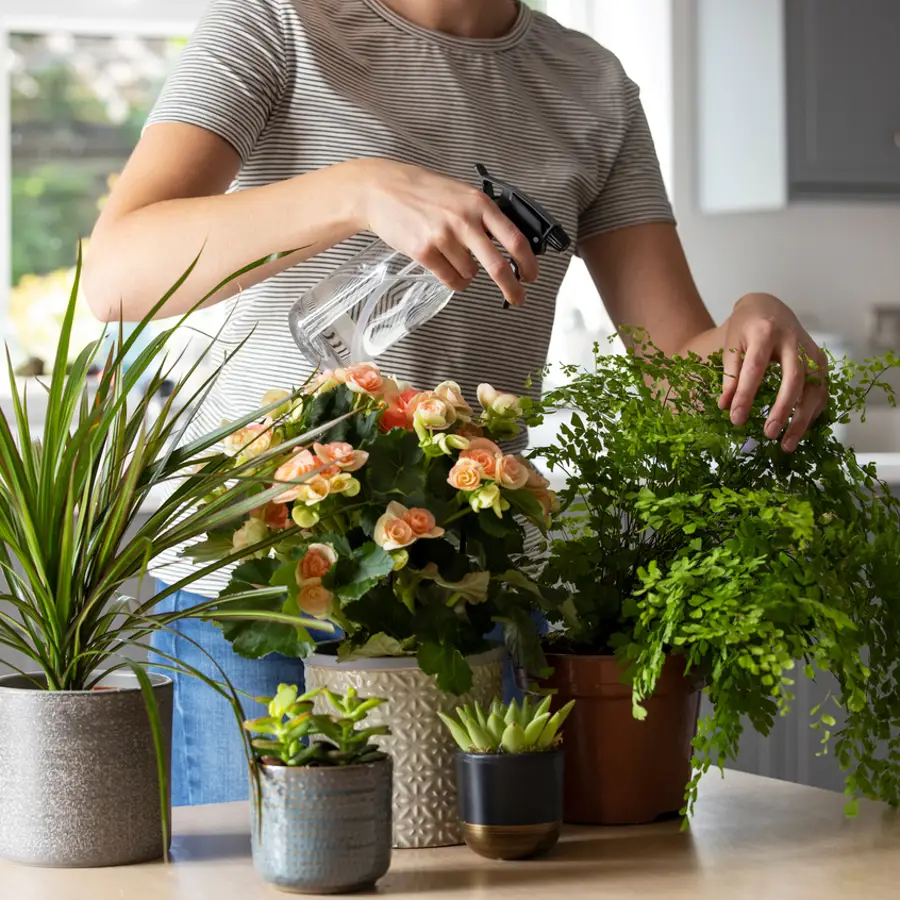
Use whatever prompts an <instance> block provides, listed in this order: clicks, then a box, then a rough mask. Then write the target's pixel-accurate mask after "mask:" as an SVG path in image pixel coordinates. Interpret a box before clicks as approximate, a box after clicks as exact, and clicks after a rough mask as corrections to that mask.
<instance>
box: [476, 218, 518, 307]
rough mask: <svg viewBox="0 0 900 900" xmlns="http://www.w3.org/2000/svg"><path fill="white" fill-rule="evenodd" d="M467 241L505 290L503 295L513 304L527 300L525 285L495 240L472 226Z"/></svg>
mask: <svg viewBox="0 0 900 900" xmlns="http://www.w3.org/2000/svg"><path fill="white" fill-rule="evenodd" d="M523 240H524V238H523ZM466 243H467V244H468V246H469V249H470V250H471V251H472V253H474V254H475V258H476V259H477V260H478V262H480V263H481V265H482V266H483V267H484V270H485V272H487V273H488V275H490V277H491V278H492V279H493V280H494V282H495V283H496V285H497V287H499V288H500V290H501V291H502V292H503V296H504V297H505V298H506V299H507V300H508V301H509V302H510V303H511V304H512V305H513V306H521V305H522V304H523V303H524V302H525V287H524V285H523V284H522V283H521V282H520V281H519V279H518V278H516V276H515V273H514V272H513V270H512V266H510V264H509V262H507V260H506V258H505V257H504V256H503V254H502V253H501V252H500V251H499V250H498V249H497V247H496V246H495V245H494V242H493V241H492V240H491V239H490V238H489V237H488V236H487V234H486V233H485V232H484V231H483V230H482V229H480V228H470V229H469V231H468V233H467V234H466Z"/></svg>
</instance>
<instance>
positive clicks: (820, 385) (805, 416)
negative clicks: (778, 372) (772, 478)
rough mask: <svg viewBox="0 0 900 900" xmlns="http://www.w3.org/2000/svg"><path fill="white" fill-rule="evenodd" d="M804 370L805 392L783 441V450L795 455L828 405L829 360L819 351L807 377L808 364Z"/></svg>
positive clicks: (804, 366)
mask: <svg viewBox="0 0 900 900" xmlns="http://www.w3.org/2000/svg"><path fill="white" fill-rule="evenodd" d="M803 370H804V382H805V385H804V390H803V395H802V397H801V398H800V402H799V403H798V404H797V407H796V409H795V410H794V415H793V416H792V417H791V424H790V425H789V426H788V430H787V431H786V432H785V435H784V438H783V439H782V441H781V446H782V448H783V449H784V450H785V451H786V452H788V453H793V452H794V451H795V450H796V449H797V445H798V444H799V443H800V439H801V438H802V437H803V435H804V434H806V432H807V431H808V430H809V427H810V425H812V423H813V422H815V420H816V419H817V418H818V417H819V416H820V415H821V414H822V412H823V410H824V409H825V406H826V404H827V403H828V360H827V358H826V357H825V355H824V354H823V353H822V352H821V351H819V352H818V353H817V354H816V355H815V356H814V357H813V358H812V365H811V367H810V370H809V375H808V377H807V367H806V364H804V365H803Z"/></svg>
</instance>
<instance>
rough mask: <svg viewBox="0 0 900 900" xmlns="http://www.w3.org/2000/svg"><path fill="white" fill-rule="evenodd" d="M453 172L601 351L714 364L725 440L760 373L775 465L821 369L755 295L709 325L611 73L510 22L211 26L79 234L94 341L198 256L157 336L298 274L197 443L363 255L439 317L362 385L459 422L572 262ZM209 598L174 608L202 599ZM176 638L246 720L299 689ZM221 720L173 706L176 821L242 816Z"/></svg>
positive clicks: (783, 316)
mask: <svg viewBox="0 0 900 900" xmlns="http://www.w3.org/2000/svg"><path fill="white" fill-rule="evenodd" d="M476 162H481V163H484V164H485V165H486V166H487V167H488V169H489V170H490V171H492V172H494V173H496V174H497V175H499V176H502V177H503V178H505V179H506V180H508V181H510V182H512V183H513V184H515V185H517V186H518V187H520V188H521V189H522V190H523V191H525V192H526V193H528V194H529V195H531V196H533V197H534V198H535V199H536V200H538V202H540V203H541V204H542V205H543V206H545V207H547V208H548V209H549V210H551V211H552V212H553V214H554V215H555V216H556V217H557V218H558V219H559V220H560V221H561V222H562V224H563V225H564V227H565V228H566V230H567V231H568V232H569V234H570V235H572V236H573V238H574V239H575V241H576V246H577V250H578V252H579V253H580V254H581V256H582V257H583V258H584V260H585V262H586V263H587V266H588V268H589V270H590V272H591V275H592V277H593V280H594V282H595V284H596V286H597V288H598V291H599V293H600V294H601V295H602V297H603V302H604V303H605V305H606V308H607V309H608V311H609V313H610V315H611V317H612V319H613V321H614V322H615V323H616V324H617V325H619V326H621V325H626V324H627V325H630V326H632V327H637V328H644V329H646V330H647V332H648V333H649V334H650V336H651V337H652V339H653V340H654V342H655V343H656V344H657V345H658V346H659V347H660V348H661V349H663V350H664V351H666V352H669V353H675V352H678V351H686V350H695V351H697V352H698V353H700V354H706V353H710V352H712V351H715V350H718V349H722V348H725V349H726V350H727V351H728V353H727V369H728V373H729V375H728V377H727V378H726V380H725V385H724V389H723V393H722V400H721V403H722V406H723V408H725V407H730V409H731V417H732V419H733V421H734V422H735V423H738V424H740V423H742V422H744V421H745V420H746V419H747V417H748V415H749V412H750V409H751V406H752V401H753V397H754V395H755V393H756V390H757V388H758V386H759V383H760V379H761V377H762V374H763V371H764V369H765V367H766V365H767V364H768V363H769V362H770V361H772V360H775V361H777V362H779V363H780V365H781V367H782V371H783V382H782V388H781V393H780V395H779V397H778V400H777V402H776V403H775V405H774V406H773V408H772V409H771V410H770V411H769V414H768V415H769V421H768V423H767V426H766V434H767V435H768V436H769V437H770V438H771V439H773V440H776V439H780V440H781V442H782V444H783V446H784V449H785V450H786V451H790V450H792V449H794V447H796V444H797V442H798V440H799V439H800V437H801V436H802V434H803V432H804V431H805V429H806V428H807V427H808V425H809V424H810V422H811V421H812V420H813V418H814V417H815V416H816V415H817V414H818V413H819V412H820V410H821V409H822V407H823V405H824V403H825V400H826V389H825V387H824V386H823V385H822V384H818V385H807V384H806V371H805V367H804V363H803V359H805V358H807V356H811V357H812V358H813V360H814V361H816V362H818V363H823V362H824V359H823V358H822V355H821V353H820V352H819V350H818V348H816V347H815V345H814V344H813V342H812V340H811V339H810V338H809V336H808V335H807V334H806V332H805V331H804V330H803V329H802V327H801V325H800V323H799V322H798V321H797V319H796V317H795V316H794V315H793V314H792V313H791V312H790V310H789V309H788V308H787V307H786V306H785V305H784V304H783V303H781V302H780V301H779V300H777V299H776V298H775V297H772V296H768V295H765V294H748V295H747V296H745V297H743V298H741V299H740V300H739V301H738V302H737V304H736V305H735V307H734V311H733V313H732V315H731V316H730V317H729V318H728V320H727V321H726V322H725V323H723V324H722V325H720V326H718V327H716V326H715V325H714V323H713V321H712V319H711V318H710V315H709V313H708V312H707V310H706V309H705V307H704V305H703V302H702V300H701V299H700V297H699V295H698V293H697V290H696V288H695V286H694V283H693V281H692V278H691V275H690V272H689V269H688V266H687V263H686V261H685V258H684V253H683V251H682V248H681V245H680V242H679V239H678V235H677V233H676V230H675V226H674V221H673V218H672V214H671V210H670V207H669V203H668V200H667V198H666V193H665V188H664V186H663V182H662V178H661V176H660V171H659V165H658V162H657V158H656V154H655V152H654V148H653V144H652V140H651V137H650V133H649V130H648V127H647V122H646V119H645V117H644V113H643V110H642V108H641V104H640V101H639V98H638V90H637V88H636V86H635V85H634V84H633V83H632V82H630V81H629V80H628V78H627V77H626V75H625V74H624V72H623V71H622V68H621V66H620V64H619V62H618V60H616V58H615V57H614V56H613V55H612V54H610V53H609V52H608V51H606V50H605V49H603V48H602V47H600V46H598V45H597V44H596V43H595V42H594V41H592V40H591V39H590V38H588V37H586V36H585V35H582V34H579V33H576V32H572V31H568V30H566V29H564V28H563V27H562V26H560V25H559V24H558V23H556V22H555V21H554V20H553V19H551V18H549V17H547V16H544V15H541V14H537V13H534V12H532V11H531V10H530V9H528V8H527V7H526V6H524V5H522V4H520V3H518V2H517V0H214V2H213V3H212V5H211V7H210V9H209V12H208V13H207V15H206V16H205V18H204V19H203V21H202V23H201V24H200V26H199V28H198V29H197V31H196V33H195V35H194V37H193V38H192V40H191V42H190V44H189V46H188V47H187V49H186V50H185V51H184V55H183V58H182V60H181V62H180V64H179V66H178V69H177V71H176V72H175V74H174V76H173V77H172V78H171V79H170V81H169V83H168V85H167V86H166V88H165V90H164V92H163V95H162V97H161V98H160V100H159V103H158V105H157V107H156V109H155V111H154V112H153V114H152V116H151V118H150V122H149V125H148V127H147V129H146V130H145V133H144V135H143V137H142V139H141V142H140V144H139V146H138V147H137V149H136V150H135V152H134V155H133V157H132V159H131V161H130V162H129V164H128V166H127V168H126V170H125V172H124V173H123V175H122V177H121V178H120V179H119V181H118V183H117V184H116V187H115V190H114V191H113V194H112V196H111V197H110V199H109V201H108V202H107V204H106V206H105V208H104V210H103V214H102V216H101V218H100V220H99V222H98V224H97V227H96V231H95V233H94V236H93V238H92V241H91V249H90V255H89V258H88V260H87V265H86V270H85V283H86V289H87V297H88V300H89V302H90V304H91V308H92V309H93V311H94V312H95V314H96V315H97V316H98V317H99V318H101V319H105V320H109V319H111V318H114V319H117V318H118V317H119V315H120V314H122V315H123V316H124V317H125V318H126V319H134V318H138V317H140V316H142V315H143V314H144V313H145V312H146V310H147V309H148V308H149V307H150V306H151V305H152V304H153V303H154V302H155V301H156V299H157V298H158V297H160V296H161V295H162V294H163V292H164V291H165V290H166V289H167V288H168V287H169V286H170V285H171V283H172V282H173V281H174V280H175V278H176V277H177V276H178V275H179V274H180V273H181V272H182V271H184V270H185V269H186V268H187V266H188V265H189V263H190V262H191V260H192V259H193V258H194V256H195V255H196V254H197V253H198V252H199V251H200V249H201V248H203V253H202V255H201V257H200V260H199V263H198V264H197V267H196V269H195V271H194V273H193V274H192V275H191V277H190V279H189V280H188V281H187V283H186V285H185V287H184V288H183V289H182V290H181V291H180V292H179V293H178V294H177V295H176V296H175V297H173V298H172V300H171V301H170V303H169V305H168V307H167V309H166V310H165V312H166V313H167V314H169V315H172V314H176V313H179V312H183V311H184V310H186V309H188V308H190V307H191V306H192V305H193V304H194V303H195V302H196V300H197V299H198V298H199V297H200V296H202V295H203V293H204V292H205V291H206V290H208V288H209V286H211V285H214V284H217V283H219V282H220V281H221V280H222V279H224V278H225V277H226V276H227V275H228V274H230V273H231V272H233V271H235V270H237V269H238V268H240V267H241V266H242V265H244V264H246V263H248V262H250V261H252V260H254V259H258V258H260V257H263V256H266V255H268V254H271V253H274V252H277V251H282V250H285V249H287V248H295V247H299V248H302V249H300V250H298V251H297V252H295V253H293V254H292V255H290V256H289V257H287V258H282V259H280V260H279V261H278V262H273V263H271V264H269V265H267V266H266V267H264V268H261V269H258V270H256V271H255V272H254V273H252V275H249V276H247V277H246V278H245V279H243V280H242V281H241V282H240V284H239V285H237V286H236V287H235V288H234V290H237V288H240V290H241V291H242V294H241V296H240V301H239V303H238V305H237V306H236V309H235V314H234V315H233V316H232V317H231V320H230V324H229V327H228V333H227V334H226V336H225V337H226V339H227V340H228V341H229V342H230V341H233V340H236V339H239V338H243V337H248V336H249V337H248V340H247V343H246V346H245V348H244V349H243V351H242V352H241V354H240V355H239V356H238V357H237V359H236V360H235V361H234V363H233V364H232V365H230V366H229V367H227V368H226V370H225V371H224V372H223V375H222V377H221V379H220V381H219V382H218V384H217V387H216V390H215V392H214V393H213V395H212V396H210V397H209V400H208V402H207V403H206V404H205V405H204V408H203V409H202V410H201V411H200V412H199V414H198V416H197V418H196V423H195V428H196V429H197V431H207V430H209V429H211V428H214V427H216V426H217V425H218V424H219V422H220V421H221V420H222V419H228V418H234V417H236V416H237V415H238V414H239V413H242V412H245V411H247V410H249V409H252V408H253V407H254V406H255V405H257V403H258V401H259V398H260V396H261V395H262V393H263V392H264V391H265V390H268V389H270V388H276V387H282V388H289V387H292V386H294V385H296V384H297V383H299V381H300V380H301V379H302V378H304V377H305V376H306V375H307V374H308V369H307V368H306V365H305V363H304V361H303V359H302V357H301V356H300V354H299V353H298V352H297V350H296V348H295V346H294V344H293V341H292V339H291V337H290V333H289V330H288V327H287V317H288V310H289V308H290V306H291V304H292V303H293V301H294V300H295V299H296V298H297V297H298V296H299V295H300V294H301V293H302V292H304V291H305V290H307V289H309V288H310V287H312V286H313V285H314V284H316V283H317V282H318V281H319V280H320V279H322V278H323V277H325V276H326V275H328V274H329V273H330V272H331V271H332V270H333V269H334V268H335V266H336V265H337V264H339V263H340V262H342V261H344V260H346V259H347V258H349V256H350V255H351V254H352V253H354V252H356V251H357V250H359V249H360V248H361V247H363V246H365V244H366V243H367V242H368V241H370V240H371V237H370V236H369V237H366V236H364V235H363V232H372V233H374V234H376V235H378V236H380V237H381V238H383V239H384V240H385V241H387V242H388V243H389V244H391V245H392V246H394V247H396V248H397V249H399V250H401V251H403V252H405V253H407V254H408V255H410V256H412V257H414V258H415V259H417V260H418V261H420V262H421V263H423V264H424V265H426V266H427V267H428V268H429V269H431V270H432V271H433V272H434V273H435V274H436V275H437V276H438V277H439V278H440V279H441V280H442V281H444V282H445V283H446V284H447V285H449V286H450V287H451V288H453V289H454V290H455V291H458V292H460V293H459V295H458V296H456V297H454V299H453V301H452V302H451V303H450V304H449V305H448V306H447V308H446V309H445V310H444V311H443V312H442V313H441V314H440V315H439V316H438V317H436V318H435V319H434V320H432V321H431V322H429V323H428V324H427V325H426V326H424V327H423V328H421V329H420V330H419V331H417V332H416V333H415V334H414V335H412V336H411V337H409V338H408V339H406V340H405V341H403V342H401V343H400V344H399V345H397V346H395V347H394V348H393V349H392V350H391V351H389V352H388V353H387V354H385V356H383V357H382V358H380V359H379V363H381V364H383V366H384V367H385V368H386V369H387V370H388V371H391V372H393V373H396V374H397V375H398V376H400V377H403V378H405V379H408V380H409V381H411V382H413V383H414V384H419V385H428V384H436V383H438V382H440V381H441V380H443V379H445V378H448V377H449V378H453V379H455V380H457V381H459V382H460V383H461V385H462V387H463V389H464V390H465V392H466V393H467V394H468V395H469V396H470V397H471V396H472V395H473V394H474V391H475V386H476V384H477V383H478V382H479V381H490V382H491V383H493V384H495V385H497V386H498V387H501V388H504V389H506V390H511V391H519V390H521V389H522V385H523V384H524V383H525V380H526V378H527V376H528V375H529V374H530V373H532V372H533V371H534V370H536V369H538V368H540V367H541V366H542V365H543V364H544V363H545V361H546V355H547V347H548V343H549V339H550V331H551V327H552V324H553V315H554V303H555V298H556V294H557V291H558V289H559V285H560V282H561V281H562V278H563V275H564V273H565V270H566V267H567V265H568V262H569V258H568V257H567V256H557V255H555V254H551V255H548V256H546V257H542V259H541V264H540V267H539V266H538V263H537V260H536V259H535V257H534V255H533V254H532V252H531V250H530V248H529V246H528V243H527V241H526V240H525V239H524V238H523V236H522V235H521V234H520V233H519V232H518V231H517V229H516V228H515V227H514V226H513V225H512V223H511V222H510V221H509V220H507V219H506V218H505V217H504V216H503V215H502V214H501V213H500V211H499V209H498V208H497V207H496V206H495V205H494V204H493V203H491V201H490V200H488V199H487V198H486V197H485V196H484V195H483V194H481V193H480V192H479V190H478V186H477V185H476V184H475V183H474V181H473V176H474V172H473V165H474V164H475V163H476ZM229 186H230V187H231V189H230V190H229ZM489 235H492V236H493V237H494V238H495V239H496V241H497V243H498V244H499V245H500V248H502V250H503V251H505V253H504V252H501V249H500V248H498V246H497V245H496V244H495V243H494V242H493V241H492V240H491V238H490V237H489ZM507 258H511V259H513V260H515V261H516V263H517V264H518V267H519V270H520V272H521V276H522V283H520V282H519V281H517V280H516V278H515V276H514V274H513V271H512V269H511V267H510V264H509V262H508V259H507ZM228 293H233V291H229V292H224V293H223V294H222V295H221V296H217V297H215V298H214V301H213V302H217V301H220V300H224V299H226V296H227V295H228ZM501 294H502V295H503V296H504V297H505V298H506V299H507V300H508V301H509V302H510V304H512V306H513V307H514V308H513V309H508V310H505V309H503V304H502V303H501V302H500V295H501ZM598 302H599V298H598ZM534 389H535V390H537V389H538V387H537V386H536V387H535V388H534ZM159 565H160V569H159V570H158V575H159V577H161V578H163V579H165V580H167V581H168V583H174V581H175V580H177V579H180V578H181V577H183V576H184V575H186V574H189V572H190V566H189V565H188V564H186V563H185V562H184V561H179V560H173V559H172V558H164V559H162V560H160V561H159ZM224 583H225V577H224V576H218V577H215V578H207V579H203V580H202V581H199V582H197V583H196V586H195V588H194V589H195V590H196V591H197V593H198V594H199V595H202V596H215V595H216V594H217V593H218V591H219V590H220V589H221V587H222V586H223V585H224ZM171 602H172V603H173V604H177V605H178V606H185V605H191V604H193V603H196V602H197V596H196V595H191V594H180V595H178V596H177V597H176V598H174V599H173V600H172V601H171ZM183 635H184V638H182V637H180V636H179V637H176V638H174V640H172V639H170V638H166V639H165V641H166V643H165V645H164V647H161V649H166V650H167V651H169V652H171V651H174V652H176V653H177V654H178V655H181V656H184V657H186V658H187V659H188V661H189V662H192V663H194V664H196V665H198V666H200V667H201V668H204V669H206V670H207V671H209V665H208V664H207V663H206V662H205V661H204V660H203V659H202V657H201V656H200V652H199V650H198V649H197V648H196V646H195V644H194V643H192V641H193V642H196V643H199V644H200V645H201V646H203V647H204V648H205V649H206V650H208V651H209V652H210V653H211V654H212V655H213V656H214V657H215V658H216V659H217V660H218V661H219V663H220V664H221V665H222V666H223V667H224V668H225V669H226V671H227V672H228V674H229V676H230V677H232V678H233V679H234V680H235V681H236V683H237V685H238V686H239V687H240V688H242V689H243V690H245V691H247V692H249V693H251V694H254V695H261V694H266V693H268V692H271V691H272V690H273V689H274V687H275V685H277V683H278V682H279V681H283V680H292V681H295V680H299V678H300V677H302V675H301V672H300V669H299V664H298V663H297V662H296V661H291V660H283V659H275V660H272V659H268V660H262V661H257V662H249V661H246V660H239V659H236V658H235V657H234V656H233V655H232V654H231V652H230V649H229V648H228V647H227V645H226V644H225V643H224V641H223V640H222V638H221V636H220V635H219V634H218V632H216V630H215V629H214V628H213V627H212V626H208V625H201V624H199V623H193V624H191V625H188V626H185V629H184V632H183ZM188 639H189V640H188ZM228 715H229V713H228V710H227V709H224V708H222V705H221V704H219V705H217V704H216V702H215V700H214V698H213V697H212V695H211V693H210V692H208V691H205V690H204V689H203V688H202V686H200V685H199V684H196V683H192V682H188V683H179V684H178V686H177V696H176V736H175V750H174V775H173V781H174V802H176V803H203V802H213V801H218V800H229V799H235V798H237V797H240V796H245V794H246V781H245V774H244V765H243V761H242V759H241V756H240V748H239V746H238V744H237V742H236V741H235V740H229V738H230V737H231V731H230V729H232V728H233V723H229V719H228Z"/></svg>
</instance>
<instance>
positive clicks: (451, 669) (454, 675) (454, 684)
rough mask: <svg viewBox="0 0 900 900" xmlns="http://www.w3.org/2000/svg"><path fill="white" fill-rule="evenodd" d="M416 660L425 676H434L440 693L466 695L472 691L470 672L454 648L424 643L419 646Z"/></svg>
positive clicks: (463, 659)
mask: <svg viewBox="0 0 900 900" xmlns="http://www.w3.org/2000/svg"><path fill="white" fill-rule="evenodd" d="M416 658H417V659H418V661H419V666H420V668H421V669H422V671H423V672H425V674H426V675H434V676H435V678H436V679H437V685H438V687H439V688H440V689H441V690H442V691H447V693H450V694H456V695H460V694H466V693H468V692H469V691H470V690H471V689H472V670H471V669H470V668H469V664H468V663H467V662H466V660H465V658H464V657H463V655H462V653H460V652H459V650H458V649H457V648H456V647H449V646H447V645H446V644H439V643H436V642H434V641H425V642H423V643H422V644H421V645H420V646H419V650H418V653H417V654H416Z"/></svg>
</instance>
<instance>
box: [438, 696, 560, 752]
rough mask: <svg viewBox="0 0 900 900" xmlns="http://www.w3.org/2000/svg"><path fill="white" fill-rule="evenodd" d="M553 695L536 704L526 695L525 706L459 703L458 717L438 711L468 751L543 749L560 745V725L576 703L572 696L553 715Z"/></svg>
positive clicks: (458, 742)
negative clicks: (461, 705) (486, 708)
mask: <svg viewBox="0 0 900 900" xmlns="http://www.w3.org/2000/svg"><path fill="white" fill-rule="evenodd" d="M550 699H551V698H550V697H549V696H546V697H544V699H543V700H541V701H540V703H537V704H535V703H533V702H532V700H531V699H530V698H529V697H528V695H526V696H525V697H524V698H523V699H522V705H521V706H520V705H519V704H518V703H517V702H516V701H515V700H513V701H512V703H510V704H509V706H506V705H505V704H503V703H501V702H500V700H498V699H495V700H494V701H493V703H491V706H490V709H488V710H484V709H482V707H481V705H480V704H479V703H477V702H476V703H474V704H472V705H469V704H466V705H465V706H463V707H457V709H456V718H455V719H454V718H452V717H451V716H448V715H446V714H445V713H440V712H439V713H438V715H439V716H440V717H441V721H442V722H443V723H444V724H445V725H446V726H447V728H448V730H449V731H450V734H451V735H453V739H454V740H455V741H456V743H457V744H458V745H459V748H460V749H461V750H462V751H463V752H464V753H539V752H542V751H546V750H554V749H555V748H556V747H557V746H558V745H559V742H560V741H561V740H562V735H561V734H560V728H562V725H563V722H565V721H566V717H567V716H568V715H569V713H570V712H571V710H572V707H573V706H574V705H575V701H574V700H570V701H569V702H568V703H567V704H566V705H565V706H563V707H562V708H561V709H559V710H557V711H556V712H555V713H553V714H552V715H551V713H550Z"/></svg>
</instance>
